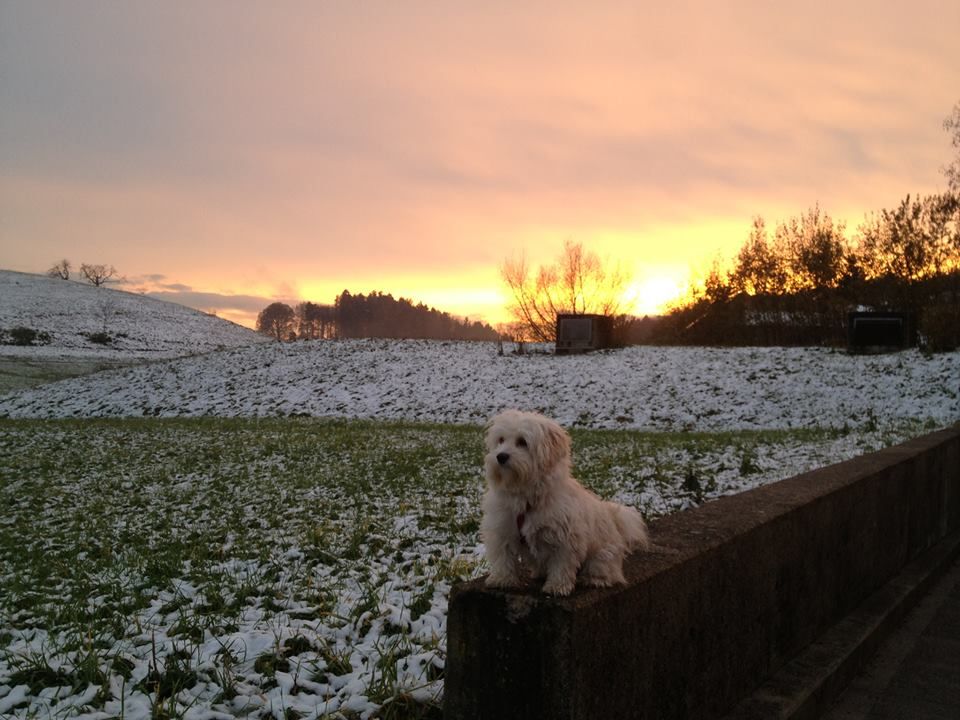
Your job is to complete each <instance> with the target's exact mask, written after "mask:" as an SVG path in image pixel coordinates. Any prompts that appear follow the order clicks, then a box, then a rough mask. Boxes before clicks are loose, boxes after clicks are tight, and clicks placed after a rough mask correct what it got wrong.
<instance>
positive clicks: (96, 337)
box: [87, 332, 113, 345]
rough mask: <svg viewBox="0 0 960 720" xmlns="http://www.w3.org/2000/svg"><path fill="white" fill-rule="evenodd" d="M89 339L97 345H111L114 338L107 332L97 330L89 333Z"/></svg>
mask: <svg viewBox="0 0 960 720" xmlns="http://www.w3.org/2000/svg"><path fill="white" fill-rule="evenodd" d="M87 340H89V341H90V342H92V343H96V344H97V345H109V344H110V343H112V342H113V339H112V338H111V337H110V335H108V334H107V333H105V332H95V333H90V334H89V335H87Z"/></svg>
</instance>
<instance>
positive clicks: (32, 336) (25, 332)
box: [5, 326, 50, 346]
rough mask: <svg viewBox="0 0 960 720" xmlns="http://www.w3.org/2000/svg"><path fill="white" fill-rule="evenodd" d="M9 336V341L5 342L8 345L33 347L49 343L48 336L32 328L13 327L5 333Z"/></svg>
mask: <svg viewBox="0 0 960 720" xmlns="http://www.w3.org/2000/svg"><path fill="white" fill-rule="evenodd" d="M5 334H7V335H9V336H10V340H9V341H7V342H8V343H9V344H10V345H23V346H27V345H33V344H34V343H36V344H38V345H46V344H47V343H49V342H50V334H49V333H45V332H38V331H36V330H34V329H33V328H28V327H23V326H21V327H15V328H13V330H10V331H9V332H8V333H5Z"/></svg>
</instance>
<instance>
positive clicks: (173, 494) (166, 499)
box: [0, 418, 850, 718]
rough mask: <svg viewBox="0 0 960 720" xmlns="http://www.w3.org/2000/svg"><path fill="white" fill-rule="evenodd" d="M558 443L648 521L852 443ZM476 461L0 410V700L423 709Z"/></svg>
mask: <svg viewBox="0 0 960 720" xmlns="http://www.w3.org/2000/svg"><path fill="white" fill-rule="evenodd" d="M573 437H574V448H575V461H576V466H575V470H576V473H577V474H578V476H579V477H580V478H581V479H582V480H583V481H584V482H585V484H587V485H589V486H591V487H592V488H594V489H595V490H596V491H597V492H598V493H599V494H600V495H602V496H605V497H616V498H618V499H620V500H622V501H626V502H631V503H632V504H635V505H637V506H639V507H640V508H641V509H642V510H643V511H644V512H645V513H646V514H647V515H656V514H661V513H664V512H670V511H673V510H675V509H678V508H682V507H686V506H688V505H691V504H696V503H698V502H701V501H703V500H704V499H705V498H707V497H710V496H713V495H716V494H722V493H725V492H735V491H738V490H740V489H743V488H744V487H749V486H750V485H752V484H755V483H757V482H758V481H761V480H763V479H769V478H770V476H771V473H774V472H775V471H776V472H780V473H781V474H780V476H786V475H789V474H792V473H793V472H795V471H797V470H798V468H797V467H796V466H795V465H793V464H790V463H789V459H790V458H791V457H792V453H794V452H798V451H799V450H800V449H802V450H803V452H804V453H805V454H804V457H806V458H810V457H813V458H814V462H815V458H816V457H817V453H818V452H819V453H822V454H823V456H824V457H828V456H832V455H833V454H835V453H836V446H837V444H838V443H848V444H849V442H850V439H849V438H845V437H844V434H843V433H842V432H839V431H823V430H798V431H774V432H739V433H738V432H731V433H712V434H697V433H680V434H655V433H638V432H627V431H616V432H602V431H590V430H579V429H578V430H575V431H574V432H573ZM811 453H812V455H811ZM481 454H482V449H481V430H480V429H479V428H477V427H458V426H434V425H416V424H401V423H378V422H362V421H335V420H310V419H301V418H291V419H267V420H263V419H261V420H256V419H210V418H208V419H176V420H157V419H129V420H84V421H77V420H62V421H36V420H34V421H26V420H24V421H15V420H0V508H3V510H2V511H0V587H3V592H2V593H0V688H2V687H3V686H8V687H9V688H15V687H16V686H19V685H23V686H26V687H27V689H28V696H27V698H26V699H24V700H23V701H22V702H20V703H16V704H14V705H13V706H12V707H7V708H6V709H3V708H4V700H5V698H4V697H0V713H3V712H12V713H14V714H15V716H18V717H66V716H69V715H70V714H71V713H72V712H74V710H75V708H74V707H73V705H72V704H71V703H73V704H77V703H79V704H82V705H83V706H84V707H88V708H95V709H96V710H98V711H102V712H106V713H108V714H111V715H122V714H126V716H128V717H137V716H138V712H139V713H140V715H143V716H145V717H146V716H152V717H171V718H172V717H183V716H184V715H185V714H186V713H187V712H188V711H189V710H190V709H191V708H193V709H196V708H198V707H210V708H215V709H218V710H219V711H221V712H226V713H233V714H240V713H246V714H249V715H250V716H253V717H258V716H261V715H266V714H269V713H272V712H275V711H277V712H282V714H284V715H286V716H288V717H303V716H307V715H310V716H313V715H317V714H319V716H321V717H323V716H324V715H326V716H328V717H331V718H333V717H356V716H358V715H359V714H360V713H361V712H362V710H363V708H364V707H366V709H367V711H368V712H369V711H370V710H371V709H373V708H375V707H376V708H377V709H375V716H376V717H383V718H419V717H437V716H438V714H439V710H438V705H437V699H438V697H439V693H440V692H441V690H442V678H443V665H444V655H445V608H446V597H447V595H448V593H449V589H450V586H451V585H452V584H453V583H455V582H457V581H459V580H464V579H468V578H471V577H474V576H476V575H478V574H480V573H482V572H483V569H484V568H483V561H482V553H481V551H480V549H479V548H478V543H479V539H478V536H477V533H478V528H479V503H480V497H481V493H482V478H481V474H480V473H481ZM784 458H786V459H787V461H786V462H785V461H784ZM774 466H775V467H774ZM784 468H785V469H784ZM0 692H2V691H0ZM364 702H367V703H368V704H367V705H366V706H364V705H363V703H364ZM358 703H359V704H358ZM138 708H139V710H138ZM278 709H279V710H278Z"/></svg>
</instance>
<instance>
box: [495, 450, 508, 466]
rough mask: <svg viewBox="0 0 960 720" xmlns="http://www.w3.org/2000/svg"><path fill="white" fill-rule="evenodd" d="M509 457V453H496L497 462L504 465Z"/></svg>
mask: <svg viewBox="0 0 960 720" xmlns="http://www.w3.org/2000/svg"><path fill="white" fill-rule="evenodd" d="M509 459H510V455H509V454H507V453H499V454H498V455H497V462H498V463H500V464H501V465H506V464H507V460H509Z"/></svg>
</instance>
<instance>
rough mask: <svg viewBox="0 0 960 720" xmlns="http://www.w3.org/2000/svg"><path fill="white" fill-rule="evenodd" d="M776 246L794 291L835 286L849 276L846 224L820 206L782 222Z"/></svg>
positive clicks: (791, 288) (787, 279)
mask: <svg viewBox="0 0 960 720" xmlns="http://www.w3.org/2000/svg"><path fill="white" fill-rule="evenodd" d="M776 245H777V247H778V249H779V250H780V252H781V253H782V254H783V256H784V260H785V263H786V268H787V272H786V281H787V284H788V290H789V291H791V292H797V291H800V290H823V289H824V288H836V287H838V286H839V285H840V284H841V282H842V280H843V278H844V277H845V275H846V271H847V268H846V259H847V256H848V252H847V241H846V239H845V237H844V224H843V223H842V222H837V223H834V222H833V220H832V219H831V218H830V216H829V215H827V214H826V213H824V212H822V211H821V210H820V206H819V205H814V206H813V207H812V208H810V209H809V210H807V212H806V213H804V214H802V215H801V216H800V217H799V218H791V219H790V220H788V221H787V222H785V223H783V224H781V225H779V226H778V227H777V234H776Z"/></svg>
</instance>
